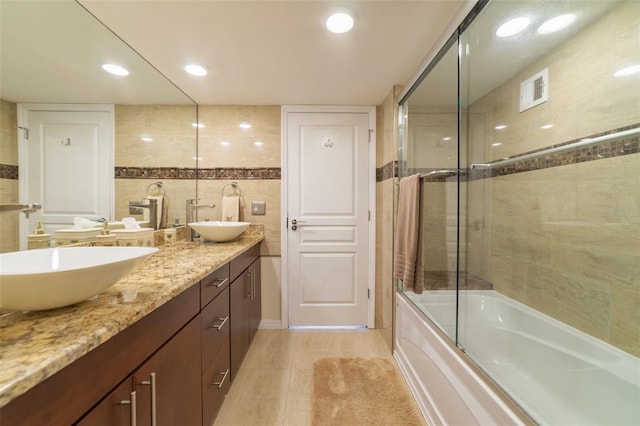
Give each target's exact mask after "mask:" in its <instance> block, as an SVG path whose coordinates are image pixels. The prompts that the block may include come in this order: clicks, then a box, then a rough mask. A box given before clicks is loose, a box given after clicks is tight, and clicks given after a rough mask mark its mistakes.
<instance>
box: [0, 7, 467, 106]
mask: <svg viewBox="0 0 640 426" xmlns="http://www.w3.org/2000/svg"><path fill="white" fill-rule="evenodd" d="M63 3H70V4H71V5H72V7H76V8H77V9H79V10H80V11H82V12H83V13H86V11H83V10H82V8H81V7H80V6H79V5H78V4H76V3H73V2H70V1H68V0H66V1H55V2H51V1H33V0H32V1H29V2H25V1H19V0H2V1H1V2H0V7H2V24H3V28H2V38H3V40H2V51H1V53H2V75H1V77H2V79H1V82H2V93H1V94H0V95H1V96H2V97H3V98H4V99H8V100H13V101H17V102H111V103H149V102H150V101H151V102H154V103H163V102H162V101H158V99H154V97H153V96H150V94H151V93H154V92H155V93H158V94H159V93H160V90H156V89H155V88H153V87H148V85H147V84H146V83H145V82H144V81H139V80H140V79H142V80H147V79H148V78H147V77H146V74H144V76H145V77H143V73H142V71H140V72H132V74H131V75H130V76H129V77H128V78H130V79H132V81H133V79H135V78H136V77H137V78H138V81H137V82H136V83H131V82H129V83H124V82H123V81H124V80H122V79H121V80H122V81H119V82H112V83H111V84H112V85H106V86H104V87H103V88H102V89H101V90H99V88H100V87H102V86H101V83H99V82H98V79H100V80H103V79H104V78H111V79H113V78H112V77H102V76H100V77H97V76H96V75H91V76H89V75H83V72H81V71H80V70H79V68H81V65H85V64H86V65H95V64H93V62H98V61H99V60H102V58H104V57H109V55H105V54H101V55H95V58H91V60H86V57H89V56H91V54H92V53H91V48H89V47H88V42H89V40H90V39H92V38H93V36H92V35H89V34H90V33H89V32H88V31H87V30H86V29H83V30H82V31H81V32H80V33H79V34H78V35H77V36H76V37H75V38H76V41H77V42H79V43H80V48H78V47H74V46H71V45H70V41H69V40H68V39H69V38H71V35H69V37H67V39H65V40H64V41H57V37H58V36H59V33H61V32H62V33H64V32H72V30H73V27H74V25H73V24H72V23H70V22H67V20H68V15H70V13H69V5H68V4H67V8H66V11H59V12H56V11H54V10H48V9H50V8H52V7H53V4H57V5H60V4H63ZM79 3H81V5H82V6H84V7H85V8H87V9H88V10H89V11H90V12H91V13H92V14H93V15H95V16H96V17H97V18H98V19H99V20H100V21H102V22H103V23H104V24H105V25H106V26H107V27H109V28H110V29H111V30H112V31H113V32H115V33H116V34H118V36H119V37H121V38H122V40H124V41H125V42H126V43H127V44H128V45H129V46H131V47H132V48H133V49H135V50H136V51H137V52H138V53H139V54H140V55H142V56H143V57H144V58H145V59H146V60H147V61H148V62H149V63H150V64H152V65H153V67H155V68H156V69H157V70H159V71H160V72H161V73H162V74H164V76H166V77H167V78H168V79H169V80H171V81H172V82H173V83H175V85H177V86H178V87H179V88H180V89H182V90H183V91H184V92H185V93H186V94H188V95H189V97H191V98H192V99H193V100H195V101H196V102H197V103H199V104H220V105H225V104H226V105H230V104H238V105H240V104H248V105H261V104H274V105H280V104H333V105H341V104H351V105H378V104H380V103H382V101H383V100H384V97H385V96H386V95H387V93H388V92H389V90H390V89H391V88H392V86H393V85H394V84H405V83H406V82H407V81H408V80H409V79H410V78H411V76H412V75H413V74H414V73H415V72H416V70H417V69H418V68H419V67H420V65H421V63H422V62H423V59H424V57H425V55H426V54H427V53H428V52H429V50H430V49H432V48H433V47H434V44H435V43H436V42H437V40H438V39H439V38H440V37H441V36H442V35H444V33H443V32H444V31H445V28H447V26H448V25H449V24H450V23H451V21H452V20H453V19H454V17H455V16H456V14H457V13H459V11H460V10H461V8H463V7H464V8H466V9H469V8H470V5H472V3H474V2H472V1H469V0H412V1H404V0H389V1H384V0H360V1H305V0H288V1H270V0H259V1H244V0H234V1H218V0H200V1H190V0H129V1H118V0H79ZM25 4H30V5H31V6H30V7H31V10H30V11H29V12H28V13H26V14H25V13H24V12H23V13H22V18H21V19H22V20H25V21H31V22H30V23H29V24H28V27H25V26H24V25H25V23H23V22H22V21H21V20H20V19H14V18H13V16H12V15H11V14H10V13H9V12H12V11H14V10H15V9H20V7H19V6H24V5H25ZM9 5H12V7H9ZM335 6H345V7H347V8H348V9H349V10H351V11H352V12H353V13H354V14H355V19H356V23H355V27H354V29H353V30H352V31H351V32H349V33H346V34H332V33H329V32H328V31H327V30H325V28H324V27H323V22H322V18H323V16H325V15H326V14H327V12H329V11H330V10H332V8H334V7H335ZM34 8H35V9H36V10H34ZM45 10H46V12H45ZM56 14H62V15H63V16H62V17H59V16H56ZM72 14H73V15H76V14H77V13H76V12H73V13H72ZM34 15H35V16H36V18H37V19H40V21H41V22H40V23H39V24H34V18H33V16H34ZM86 15H87V16H88V17H89V14H88V13H87V14H86ZM54 17H55V18H56V19H54ZM37 19H36V20H37ZM59 19H62V20H61V21H60V22H59V23H57V24H56V25H55V26H53V28H46V24H45V22H44V21H46V20H49V21H52V22H53V21H55V20H59ZM9 27H11V28H9ZM27 28H28V29H27ZM9 29H11V30H12V31H15V32H19V35H17V36H10V37H7V34H6V32H7V31H9ZM447 31H450V30H447ZM47 40H49V42H48V43H47ZM53 40H56V41H55V42H54V41H53ZM25 44H27V45H28V46H25ZM38 46H42V48H41V49H40V51H36V50H37V49H38ZM93 50H98V49H93ZM78 52H84V57H85V58H84V59H78V58H77V57H76V56H73V54H75V53H78ZM93 53H94V54H95V53H96V52H93ZM54 55H55V57H54V58H51V56H54ZM111 56H113V57H116V58H123V57H126V56H130V55H122V54H118V55H115V54H113V55H111ZM46 57H49V58H48V59H47V61H46V62H45V65H40V64H39V63H37V62H35V63H34V61H35V60H42V59H45V58H46ZM16 58H19V61H18V60H17V59H16ZM124 60H128V59H124ZM22 61H25V62H24V63H22ZM18 62H19V63H18ZM187 62H197V63H200V64H202V65H204V66H206V67H207V68H208V69H209V75H207V76H206V77H200V78H197V77H193V76H190V75H187V74H186V73H185V72H184V71H183V66H184V65H185V64H186V63H187ZM11 64H13V66H9V65H11ZM59 64H65V65H66V66H65V67H64V68H66V70H65V72H68V71H69V68H73V72H74V73H73V74H70V75H69V74H64V73H60V74H58V70H57V68H56V67H54V65H59ZM123 65H128V64H123ZM25 71H26V72H25ZM99 72H100V73H101V72H102V71H101V70H100V71H99ZM156 78H157V76H156V77H153V79H156ZM64 80H66V81H64ZM9 83H10V84H9ZM114 85H116V86H114ZM169 86H170V85H169ZM47 87H49V90H50V91H51V93H50V94H49V93H47ZM138 88H141V89H143V92H144V93H142V94H140V95H137V91H138ZM93 91H96V92H98V94H96V95H95V96H96V98H94V97H92V96H94V95H93V93H92V92H93ZM9 95H10V96H9ZM158 96H159V95H158ZM158 96H156V98H157V97H158ZM61 97H63V99H61ZM75 99H78V100H75ZM166 102H175V99H172V98H171V97H170V98H168V100H167V101H166Z"/></svg>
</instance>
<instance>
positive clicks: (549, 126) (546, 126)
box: [540, 124, 553, 130]
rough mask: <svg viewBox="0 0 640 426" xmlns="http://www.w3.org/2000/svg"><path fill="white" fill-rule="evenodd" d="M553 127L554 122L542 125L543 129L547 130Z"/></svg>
mask: <svg viewBox="0 0 640 426" xmlns="http://www.w3.org/2000/svg"><path fill="white" fill-rule="evenodd" d="M552 127H553V124H545V125H544V126H540V128H541V129H545V130H547V129H550V128H552Z"/></svg>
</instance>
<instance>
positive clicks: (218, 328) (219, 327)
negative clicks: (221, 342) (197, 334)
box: [209, 315, 229, 331]
mask: <svg viewBox="0 0 640 426" xmlns="http://www.w3.org/2000/svg"><path fill="white" fill-rule="evenodd" d="M228 320H229V315H227V316H226V317H224V318H218V319H217V320H216V321H222V322H221V323H220V324H217V325H216V323H215V322H214V323H213V324H211V325H210V326H209V328H215V329H216V330H218V331H220V329H221V328H222V327H223V326H224V324H225V323H226V322H227V321H228Z"/></svg>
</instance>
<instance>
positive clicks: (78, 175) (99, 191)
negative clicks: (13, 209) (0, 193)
mask: <svg viewBox="0 0 640 426" xmlns="http://www.w3.org/2000/svg"><path fill="white" fill-rule="evenodd" d="M18 119H19V125H20V126H21V127H23V128H28V134H27V133H26V132H23V133H22V134H21V141H20V143H21V147H20V149H21V155H20V169H21V170H20V171H21V173H22V175H21V177H20V180H21V182H20V185H21V195H22V197H24V199H23V200H22V201H23V202H29V203H40V204H42V209H41V210H38V211H37V212H36V213H35V214H31V215H30V216H29V219H28V220H26V219H25V218H23V219H22V222H23V223H21V228H22V229H21V235H20V238H21V247H22V245H26V238H25V234H27V233H31V232H32V231H33V229H34V228H35V224H36V221H41V222H42V224H43V226H44V228H45V230H47V231H48V232H50V233H52V234H53V231H54V230H55V229H60V228H72V227H73V219H74V217H76V216H79V217H83V218H87V219H94V220H95V219H99V218H101V217H104V218H107V219H112V210H113V185H114V184H113V178H114V169H113V158H114V148H113V147H114V145H113V138H114V132H113V120H114V119H113V106H111V105H104V106H101V105H78V106H73V105H39V104H20V108H19V117H18ZM27 136H28V137H27ZM23 248H24V247H23Z"/></svg>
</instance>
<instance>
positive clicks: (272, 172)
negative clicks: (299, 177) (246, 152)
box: [198, 167, 281, 180]
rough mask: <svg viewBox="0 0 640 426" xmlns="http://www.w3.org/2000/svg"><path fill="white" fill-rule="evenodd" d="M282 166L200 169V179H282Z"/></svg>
mask: <svg viewBox="0 0 640 426" xmlns="http://www.w3.org/2000/svg"><path fill="white" fill-rule="evenodd" d="M280 176H281V169H280V167H256V168H232V167H229V168H223V167H219V168H215V169H198V179H208V180H214V179H222V180H227V179H238V180H242V179H280Z"/></svg>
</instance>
